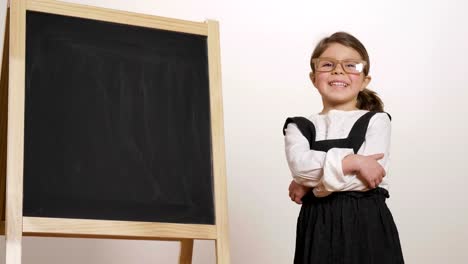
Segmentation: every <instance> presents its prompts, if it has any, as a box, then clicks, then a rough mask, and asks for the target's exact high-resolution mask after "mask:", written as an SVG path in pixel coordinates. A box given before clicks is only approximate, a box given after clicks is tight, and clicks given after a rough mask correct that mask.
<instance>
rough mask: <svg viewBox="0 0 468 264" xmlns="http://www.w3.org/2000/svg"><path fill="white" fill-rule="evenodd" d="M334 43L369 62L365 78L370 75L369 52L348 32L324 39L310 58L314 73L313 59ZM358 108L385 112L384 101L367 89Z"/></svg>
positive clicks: (359, 100)
mask: <svg viewBox="0 0 468 264" xmlns="http://www.w3.org/2000/svg"><path fill="white" fill-rule="evenodd" d="M332 43H338V44H341V45H343V46H346V47H349V48H352V49H354V50H356V51H357V52H358V53H359V55H361V58H362V59H363V60H365V61H366V62H367V64H366V66H365V67H364V76H367V75H368V74H369V69H370V60H369V54H367V50H366V48H365V47H364V45H362V43H361V42H360V41H359V40H358V39H357V38H355V37H354V36H353V35H351V34H349V33H346V32H336V33H334V34H333V35H331V36H330V37H326V38H324V39H322V40H321V41H320V42H319V43H318V44H317V46H316V47H315V49H314V52H313V53H312V56H311V58H310V67H311V68H312V71H314V69H315V68H314V63H313V61H312V59H315V58H318V57H319V56H320V55H322V53H323V52H324V51H325V50H326V49H327V48H328V47H329V46H330V44H332ZM356 107H357V108H359V109H363V110H369V111H377V112H383V111H384V104H383V102H382V99H380V97H379V96H378V95H377V93H376V92H374V91H372V90H370V89H367V88H365V89H364V90H363V91H361V92H359V94H358V97H357V104H356Z"/></svg>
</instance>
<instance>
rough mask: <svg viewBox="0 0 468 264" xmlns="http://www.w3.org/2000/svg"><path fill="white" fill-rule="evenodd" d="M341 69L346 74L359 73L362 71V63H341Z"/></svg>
mask: <svg viewBox="0 0 468 264" xmlns="http://www.w3.org/2000/svg"><path fill="white" fill-rule="evenodd" d="M343 67H344V70H345V71H346V72H348V73H361V72H362V71H363V70H364V63H363V62H360V61H343Z"/></svg>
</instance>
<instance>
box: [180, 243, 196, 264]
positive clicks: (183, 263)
mask: <svg viewBox="0 0 468 264" xmlns="http://www.w3.org/2000/svg"><path fill="white" fill-rule="evenodd" d="M192 255H193V239H183V240H181V241H180V258H179V264H192Z"/></svg>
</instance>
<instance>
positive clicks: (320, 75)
mask: <svg viewBox="0 0 468 264" xmlns="http://www.w3.org/2000/svg"><path fill="white" fill-rule="evenodd" d="M320 58H333V59H336V60H348V59H352V60H362V58H361V56H360V55H359V53H358V52H357V51H356V50H354V49H352V48H349V47H346V46H343V45H341V44H338V43H332V44H330V46H329V47H328V48H327V49H326V50H325V51H324V52H323V53H322V54H321V55H320ZM310 79H311V80H312V83H313V84H314V86H315V87H316V88H317V90H318V91H319V93H320V95H321V96H322V100H323V102H324V104H326V106H336V105H342V106H346V107H348V108H355V106H356V101H357V95H358V94H359V91H362V90H364V88H366V86H367V84H368V83H369V82H370V79H371V78H370V76H364V73H363V72H362V73H359V74H350V73H346V72H345V71H344V70H343V68H342V66H341V64H339V63H338V65H336V67H335V69H334V70H332V71H330V72H311V73H310Z"/></svg>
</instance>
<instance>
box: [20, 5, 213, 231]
mask: <svg viewBox="0 0 468 264" xmlns="http://www.w3.org/2000/svg"><path fill="white" fill-rule="evenodd" d="M25 82H26V83H25V87H26V88H25V121H24V122H25V123H24V125H25V130H24V185H23V186H24V187H23V188H24V189H23V193H24V194H23V195H24V198H23V199H24V200H23V215H24V216H35V217H57V218H79V219H106V220H129V221H150V222H168V223H194V224H214V223H215V217H214V199H213V177H212V175H213V173H212V153H211V135H210V131H211V130H210V97H209V78H208V56H207V38H206V36H199V35H192V34H188V33H179V32H172V31H165V30H159V29H152V28H144V27H138V26H130V25H124V24H118V23H110V22H102V21H95V20H90V19H84V18H75V17H68V16H61V15H56V14H48V13H41V12H35V11H27V12H26V78H25Z"/></svg>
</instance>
